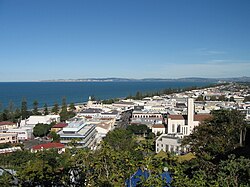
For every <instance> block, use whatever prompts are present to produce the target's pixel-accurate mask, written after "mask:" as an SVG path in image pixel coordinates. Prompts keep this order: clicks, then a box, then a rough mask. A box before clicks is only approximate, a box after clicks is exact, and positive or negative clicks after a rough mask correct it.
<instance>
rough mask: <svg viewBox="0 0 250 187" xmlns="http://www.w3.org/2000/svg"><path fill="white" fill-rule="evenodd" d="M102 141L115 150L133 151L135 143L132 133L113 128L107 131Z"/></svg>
mask: <svg viewBox="0 0 250 187" xmlns="http://www.w3.org/2000/svg"><path fill="white" fill-rule="evenodd" d="M104 142H105V143H107V144H108V145H110V146H111V147H112V148H113V149H115V150H117V151H118V150H124V151H133V149H134V148H135V145H136V144H135V142H134V140H133V134H132V133H131V132H130V131H128V130H126V129H115V130H113V131H109V132H108V134H107V136H106V137H105V139H104Z"/></svg>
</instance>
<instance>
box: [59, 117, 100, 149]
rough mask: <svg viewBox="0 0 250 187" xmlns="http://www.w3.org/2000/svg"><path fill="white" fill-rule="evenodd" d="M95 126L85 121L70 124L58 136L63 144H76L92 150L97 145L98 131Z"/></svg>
mask: <svg viewBox="0 0 250 187" xmlns="http://www.w3.org/2000/svg"><path fill="white" fill-rule="evenodd" d="M95 127H96V126H95V125H93V124H87V123H85V121H84V120H81V121H75V122H71V123H69V124H68V126H67V127H64V128H63V129H62V130H61V131H59V132H58V133H57V134H59V135H60V139H61V143H63V144H64V145H69V143H72V142H75V143H76V144H77V147H88V148H91V147H92V145H93V144H94V143H95V136H96V130H95Z"/></svg>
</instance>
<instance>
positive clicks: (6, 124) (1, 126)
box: [0, 121, 17, 132]
mask: <svg viewBox="0 0 250 187" xmlns="http://www.w3.org/2000/svg"><path fill="white" fill-rule="evenodd" d="M16 127H17V124H16V123H13V122H11V121H1V122H0V131H2V132H6V131H7V130H8V129H13V128H16Z"/></svg>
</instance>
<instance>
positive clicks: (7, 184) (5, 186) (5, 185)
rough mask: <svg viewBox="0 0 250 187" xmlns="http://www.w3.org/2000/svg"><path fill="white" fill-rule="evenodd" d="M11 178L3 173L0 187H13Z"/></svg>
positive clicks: (0, 178)
mask: <svg viewBox="0 0 250 187" xmlns="http://www.w3.org/2000/svg"><path fill="white" fill-rule="evenodd" d="M12 183H13V177H12V175H11V174H9V173H8V172H6V171H4V172H3V174H2V175H1V176H0V186H2V187H11V186H13V184H12Z"/></svg>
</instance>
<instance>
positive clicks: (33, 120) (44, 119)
mask: <svg viewBox="0 0 250 187" xmlns="http://www.w3.org/2000/svg"><path fill="white" fill-rule="evenodd" d="M52 122H55V123H59V122H60V116H59V115H46V116H30V117H29V118H28V119H25V120H22V121H21V124H20V125H21V126H25V125H36V124H38V123H43V124H51V123H52Z"/></svg>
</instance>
